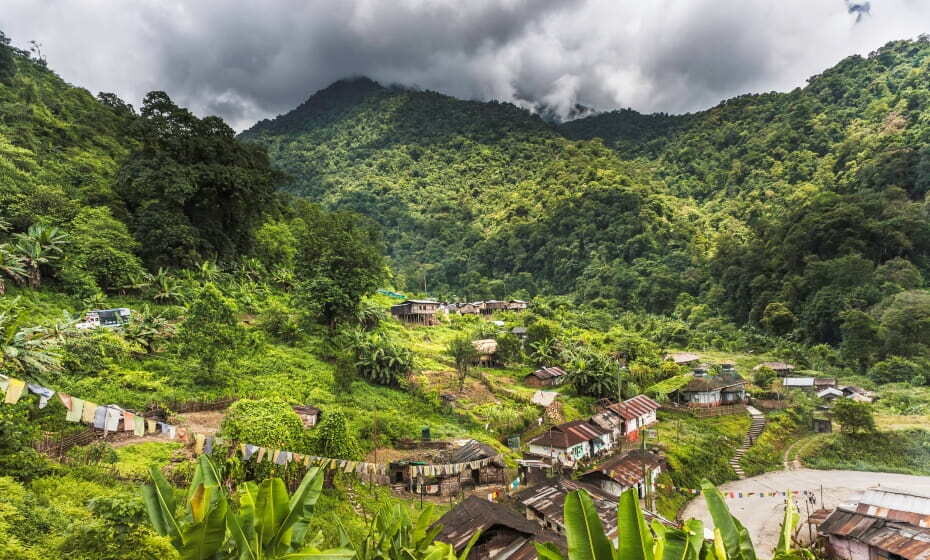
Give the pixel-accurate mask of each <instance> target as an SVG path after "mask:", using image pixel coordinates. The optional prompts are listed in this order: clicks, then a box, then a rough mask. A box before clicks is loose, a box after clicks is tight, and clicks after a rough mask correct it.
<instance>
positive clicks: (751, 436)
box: [730, 406, 765, 478]
mask: <svg viewBox="0 0 930 560" xmlns="http://www.w3.org/2000/svg"><path fill="white" fill-rule="evenodd" d="M746 412H748V413H749V417H750V418H751V421H750V423H749V429H748V430H747V431H746V436H745V437H744V438H743V443H742V445H741V446H740V447H739V448H738V449H737V450H736V452H734V453H733V457H731V458H730V466H731V467H733V471H734V472H735V473H736V476H738V477H739V478H746V473H745V472H744V471H743V467H742V465H740V459H742V458H743V455H745V454H746V451H747V450H749V448H750V447H752V445H753V444H754V443H755V442H756V440H757V439H759V435H761V434H762V430H764V429H765V416H763V415H762V413H761V412H759V411H758V410H756V409H755V408H753V407H751V406H748V407H746Z"/></svg>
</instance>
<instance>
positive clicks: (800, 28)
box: [0, 0, 930, 130]
mask: <svg viewBox="0 0 930 560" xmlns="http://www.w3.org/2000/svg"><path fill="white" fill-rule="evenodd" d="M2 3H3V8H2V10H0V30H3V31H4V32H5V33H6V34H7V36H9V37H10V38H11V39H12V40H13V43H14V44H15V45H17V46H19V47H21V48H28V47H29V44H28V42H29V41H31V40H34V41H37V42H38V43H39V44H40V45H41V52H42V55H43V56H44V57H45V58H46V60H47V61H48V64H49V66H50V67H51V68H52V69H53V70H55V71H56V72H58V73H59V74H60V75H61V76H62V77H63V78H64V79H65V80H67V81H69V82H70V83H73V84H75V85H78V86H81V87H85V88H87V89H89V90H90V91H92V92H94V93H96V92H98V91H107V92H113V93H116V94H117V95H119V96H120V97H121V98H123V99H124V100H125V101H127V102H129V103H132V104H133V105H136V106H138V104H139V102H140V100H141V99H142V97H143V96H144V95H145V93H146V92H148V91H151V90H163V91H166V92H167V93H168V94H169V95H170V96H171V97H172V99H174V101H175V102H177V103H178V104H180V105H183V106H187V107H189V108H190V109H192V110H193V111H194V112H195V113H197V114H199V115H202V116H205V115H208V114H215V115H219V116H221V117H223V118H224V119H225V120H226V121H227V122H228V123H229V124H230V125H231V126H233V127H234V128H236V129H237V130H243V129H244V128H247V127H248V126H250V125H251V124H252V123H254V122H256V121H257V120H260V119H263V118H271V117H274V116H276V115H278V114H281V113H285V112H287V111H289V110H290V109H292V108H294V107H295V106H297V105H298V104H299V103H301V102H302V101H304V100H305V99H306V98H307V97H309V96H310V95H311V94H312V93H313V92H314V91H316V90H319V89H321V88H324V87H326V86H327V85H329V84H330V83H332V82H334V81H336V80H338V79H340V78H345V77H353V76H362V75H364V76H369V77H371V78H373V79H376V80H378V81H380V82H382V83H384V84H403V85H407V86H413V87H419V88H423V89H430V90H435V91H440V92H442V93H446V94H449V95H454V96H456V97H460V98H465V99H481V100H489V99H497V100H502V101H510V102H513V103H516V104H518V105H521V106H525V107H528V108H532V107H536V106H539V105H540V104H545V105H546V106H547V107H549V108H551V109H552V110H554V111H555V112H556V113H558V114H561V115H567V114H569V111H570V110H571V108H572V107H573V106H574V105H575V104H576V103H580V104H582V105H586V106H590V107H593V108H595V109H598V110H611V109H620V108H625V107H631V108H633V109H636V110H638V111H642V112H647V113H648V112H669V113H682V112H689V111H695V110H700V109H704V108H707V107H711V106H713V105H716V104H717V103H718V102H719V101H721V100H723V99H726V98H728V97H733V96H735V95H739V94H742V93H754V92H763V91H772V90H776V91H787V90H790V89H792V88H794V87H798V86H803V85H804V83H805V81H806V79H807V78H808V77H809V76H811V75H813V74H817V73H819V72H821V71H823V70H824V69H826V68H828V67H830V66H832V65H834V64H836V63H837V62H838V61H840V60H841V59H843V58H844V57H846V56H848V55H851V54H862V55H866V54H868V53H869V52H870V51H873V50H875V49H877V48H878V47H880V46H881V45H883V44H885V43H886V42H888V41H891V40H895V39H905V38H915V37H917V36H918V35H919V34H921V33H928V32H930V1H928V0H871V1H870V2H866V1H859V0H781V1H774V0H635V1H631V0H236V1H230V0H3V2H2Z"/></svg>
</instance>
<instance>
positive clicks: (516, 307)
mask: <svg viewBox="0 0 930 560" xmlns="http://www.w3.org/2000/svg"><path fill="white" fill-rule="evenodd" d="M529 305H530V304H529V303H527V302H525V301H523V300H522V299H512V300H510V301H509V302H508V303H507V310H508V311H526V309H527V308H528V307H529Z"/></svg>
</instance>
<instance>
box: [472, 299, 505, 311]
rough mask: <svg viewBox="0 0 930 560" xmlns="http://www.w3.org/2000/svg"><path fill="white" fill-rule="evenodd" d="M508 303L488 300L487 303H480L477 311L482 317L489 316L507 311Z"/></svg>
mask: <svg viewBox="0 0 930 560" xmlns="http://www.w3.org/2000/svg"><path fill="white" fill-rule="evenodd" d="M508 305H509V303H508V302H506V301H497V300H496V299H489V300H487V301H482V302H481V306H480V307H479V310H480V311H481V314H482V315H491V314H493V313H497V312H498V311H507V308H508Z"/></svg>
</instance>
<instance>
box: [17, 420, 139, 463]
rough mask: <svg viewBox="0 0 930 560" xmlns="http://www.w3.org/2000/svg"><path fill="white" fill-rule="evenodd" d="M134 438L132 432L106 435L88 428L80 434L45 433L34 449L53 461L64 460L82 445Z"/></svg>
mask: <svg viewBox="0 0 930 560" xmlns="http://www.w3.org/2000/svg"><path fill="white" fill-rule="evenodd" d="M131 437H133V433H132V432H125V431H122V430H120V431H117V432H109V433H105V432H104V431H103V430H98V429H96V428H91V427H87V428H86V429H85V430H82V431H80V432H76V433H72V434H68V435H64V434H61V433H45V434H43V435H42V438H41V439H38V440H36V441H34V442H32V447H33V449H35V450H36V451H38V452H39V453H42V454H44V455H47V456H49V457H51V458H53V459H58V460H62V459H64V458H65V457H66V456H67V453H68V451H69V450H70V449H72V448H74V447H78V446H80V445H89V444H91V443H94V442H95V441H106V442H114V441H119V440H121V439H129V438H131Z"/></svg>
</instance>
